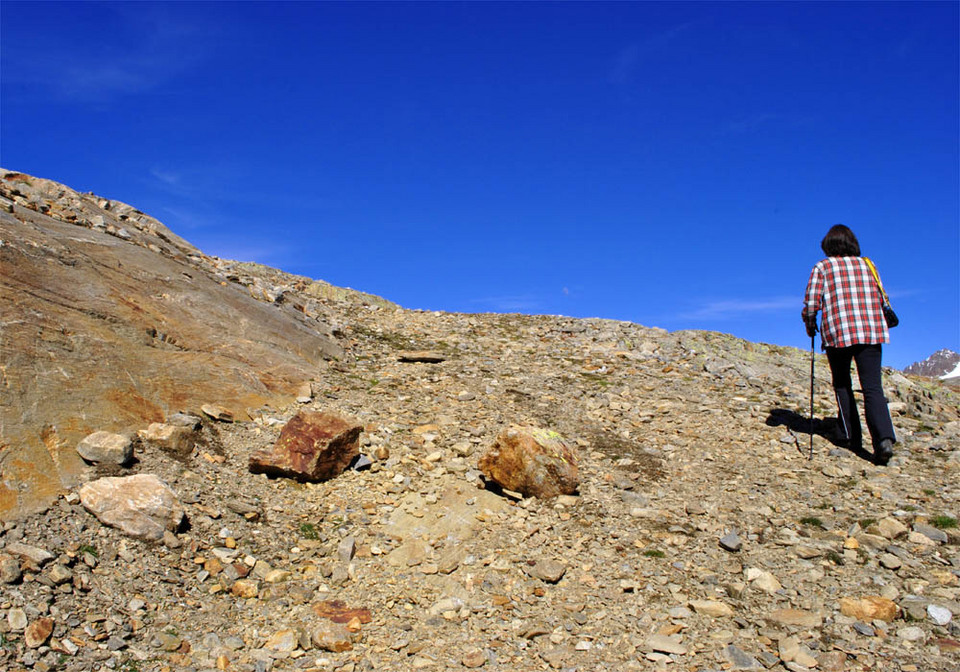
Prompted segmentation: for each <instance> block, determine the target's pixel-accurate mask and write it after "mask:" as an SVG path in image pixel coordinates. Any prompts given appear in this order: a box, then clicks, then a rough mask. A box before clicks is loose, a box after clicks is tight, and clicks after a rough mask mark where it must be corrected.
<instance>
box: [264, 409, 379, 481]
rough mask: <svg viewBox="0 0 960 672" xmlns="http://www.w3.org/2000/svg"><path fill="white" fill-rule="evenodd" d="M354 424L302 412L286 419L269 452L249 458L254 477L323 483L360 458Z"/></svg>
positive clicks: (357, 427) (358, 437)
mask: <svg viewBox="0 0 960 672" xmlns="http://www.w3.org/2000/svg"><path fill="white" fill-rule="evenodd" d="M362 430H363V428H362V427H361V426H360V425H358V424H357V423H355V422H353V421H351V420H348V419H346V418H343V417H341V416H338V415H334V414H332V413H322V412H312V411H303V412H300V413H297V415H295V416H294V417H293V418H291V419H290V422H288V423H287V424H286V425H285V426H284V428H283V430H282V431H281V432H280V438H279V439H277V442H276V444H274V446H273V448H272V449H270V450H265V451H258V452H256V453H254V454H253V455H251V456H250V471H252V472H253V473H255V474H268V475H270V476H284V477H287V478H295V479H297V480H300V481H326V480H329V479H331V478H334V477H336V476H339V475H340V474H341V473H343V470H344V469H346V468H347V466H349V464H350V462H351V461H353V459H354V458H355V457H357V456H358V455H359V454H360V443H359V439H360V432H361V431H362Z"/></svg>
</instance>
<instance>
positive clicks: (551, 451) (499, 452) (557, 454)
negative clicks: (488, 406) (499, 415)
mask: <svg viewBox="0 0 960 672" xmlns="http://www.w3.org/2000/svg"><path fill="white" fill-rule="evenodd" d="M478 466H479V469H480V471H482V472H483V473H484V475H485V476H486V477H487V478H489V479H490V480H492V481H493V482H494V483H496V484H497V485H499V486H501V487H503V488H506V489H508V490H514V491H516V492H519V493H520V494H522V495H524V496H528V497H540V498H545V497H556V496H557V495H572V494H573V493H575V492H576V491H577V486H579V484H580V477H579V474H578V470H577V457H576V454H575V453H574V451H573V448H572V447H570V445H569V444H568V443H567V442H566V441H565V440H564V438H563V437H562V436H560V435H559V434H557V433H556V432H553V431H550V430H546V429H540V428H539V427H521V426H518V425H511V426H510V427H508V428H507V429H505V430H503V431H502V432H500V434H499V435H498V436H497V438H496V441H495V442H494V444H493V445H492V446H491V447H490V449H489V450H488V451H487V452H486V453H485V454H484V455H483V456H482V457H481V458H480V462H479V464H478Z"/></svg>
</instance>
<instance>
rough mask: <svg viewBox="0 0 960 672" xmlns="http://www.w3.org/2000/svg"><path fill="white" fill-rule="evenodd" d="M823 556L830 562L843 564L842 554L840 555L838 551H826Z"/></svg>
mask: <svg viewBox="0 0 960 672" xmlns="http://www.w3.org/2000/svg"><path fill="white" fill-rule="evenodd" d="M823 557H825V558H826V559H827V560H829V561H830V562H832V563H833V564H835V565H843V564H844V562H843V556H842V555H840V554H839V553H837V552H836V551H827V552H826V554H825V555H824V556H823Z"/></svg>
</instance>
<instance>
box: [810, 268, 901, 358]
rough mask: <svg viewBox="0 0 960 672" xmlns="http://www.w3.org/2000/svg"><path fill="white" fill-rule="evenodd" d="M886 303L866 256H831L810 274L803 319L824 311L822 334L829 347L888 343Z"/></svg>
mask: <svg viewBox="0 0 960 672" xmlns="http://www.w3.org/2000/svg"><path fill="white" fill-rule="evenodd" d="M882 304H883V298H882V297H881V296H880V290H879V289H878V288H877V283H876V282H875V281H874V279H873V274H872V273H870V268H869V267H868V266H867V262H865V261H864V260H863V258H862V257H827V258H826V259H824V260H823V261H821V262H819V263H818V264H817V265H816V266H814V267H813V271H811V272H810V280H809V282H807V292H806V296H805V297H804V306H803V312H802V317H803V319H804V321H806V320H807V318H808V317H815V316H816V314H817V312H818V311H823V317H822V320H821V323H820V334H821V337H822V338H823V345H824V346H825V347H829V348H845V347H847V346H849V345H857V344H863V343H888V342H889V341H890V334H889V332H888V331H887V323H886V321H884V319H883V310H882V309H881V306H882Z"/></svg>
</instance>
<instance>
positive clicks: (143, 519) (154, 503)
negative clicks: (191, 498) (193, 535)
mask: <svg viewBox="0 0 960 672" xmlns="http://www.w3.org/2000/svg"><path fill="white" fill-rule="evenodd" d="M80 502H81V503H82V504H83V507H84V508H85V509H86V510H87V511H89V512H90V513H92V514H93V515H95V516H96V517H97V519H98V520H100V522H102V523H104V524H105V525H110V526H111V527H116V528H119V529H120V530H122V531H123V532H124V533H125V534H128V535H130V536H131V537H136V538H138V539H146V540H151V541H158V540H160V539H162V538H163V535H164V532H166V531H170V532H174V531H176V529H177V528H178V527H180V523H181V522H182V521H183V516H184V510H183V505H181V503H180V500H179V499H178V498H177V495H176V493H174V492H173V490H171V489H170V487H169V486H168V485H167V484H166V483H164V482H163V481H161V480H160V479H159V478H157V477H156V476H154V475H153V474H136V475H133V476H123V477H120V478H112V477H111V478H101V479H98V480H96V481H91V482H90V483H87V484H85V485H84V486H83V487H81V488H80Z"/></svg>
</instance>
